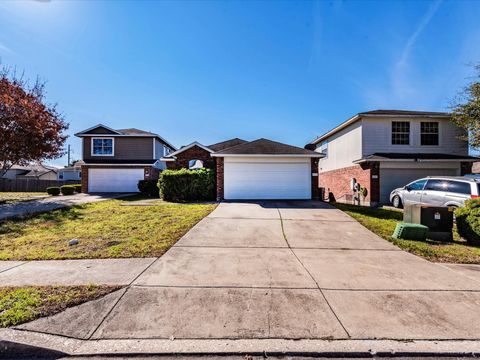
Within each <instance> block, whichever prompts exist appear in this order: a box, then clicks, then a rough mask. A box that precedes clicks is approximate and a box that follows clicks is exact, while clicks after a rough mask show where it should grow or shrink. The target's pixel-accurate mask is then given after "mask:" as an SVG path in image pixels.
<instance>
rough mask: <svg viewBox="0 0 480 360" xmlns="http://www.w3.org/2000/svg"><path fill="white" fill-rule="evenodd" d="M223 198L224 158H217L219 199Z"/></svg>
mask: <svg viewBox="0 0 480 360" xmlns="http://www.w3.org/2000/svg"><path fill="white" fill-rule="evenodd" d="M221 200H223V158H221V157H219V158H217V201H221Z"/></svg>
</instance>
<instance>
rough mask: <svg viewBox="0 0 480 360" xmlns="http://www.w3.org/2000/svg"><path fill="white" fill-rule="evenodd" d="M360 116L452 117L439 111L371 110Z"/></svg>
mask: <svg viewBox="0 0 480 360" xmlns="http://www.w3.org/2000/svg"><path fill="white" fill-rule="evenodd" d="M358 115H412V116H415V115H420V116H422V115H423V116H450V113H448V112H438V111H414V110H384V109H379V110H371V111H365V112H361V113H358Z"/></svg>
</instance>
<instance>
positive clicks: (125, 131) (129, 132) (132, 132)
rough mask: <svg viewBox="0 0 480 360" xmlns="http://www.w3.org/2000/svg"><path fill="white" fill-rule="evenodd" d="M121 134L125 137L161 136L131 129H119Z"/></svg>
mask: <svg viewBox="0 0 480 360" xmlns="http://www.w3.org/2000/svg"><path fill="white" fill-rule="evenodd" d="M116 131H117V132H119V133H120V134H123V135H151V136H159V135H158V134H155V133H152V132H150V131H143V130H140V129H135V128H130V129H119V130H116Z"/></svg>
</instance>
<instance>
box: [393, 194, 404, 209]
mask: <svg viewBox="0 0 480 360" xmlns="http://www.w3.org/2000/svg"><path fill="white" fill-rule="evenodd" d="M392 205H393V207H394V208H397V209H401V208H402V207H403V204H402V199H400V196H398V195H395V196H394V197H393V199H392Z"/></svg>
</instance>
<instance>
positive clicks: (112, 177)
mask: <svg viewBox="0 0 480 360" xmlns="http://www.w3.org/2000/svg"><path fill="white" fill-rule="evenodd" d="M143 178H144V175H143V168H137V169H88V192H137V191H138V187H137V185H138V181H139V180H143Z"/></svg>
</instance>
